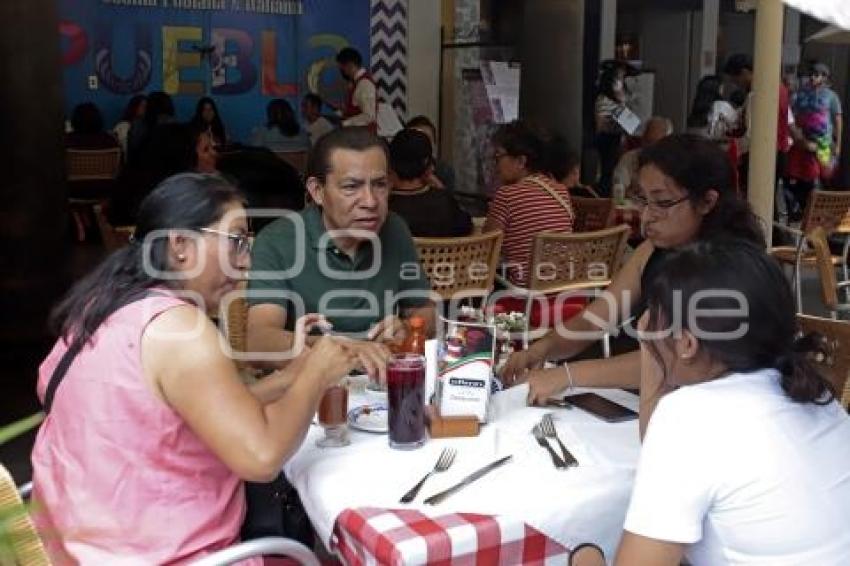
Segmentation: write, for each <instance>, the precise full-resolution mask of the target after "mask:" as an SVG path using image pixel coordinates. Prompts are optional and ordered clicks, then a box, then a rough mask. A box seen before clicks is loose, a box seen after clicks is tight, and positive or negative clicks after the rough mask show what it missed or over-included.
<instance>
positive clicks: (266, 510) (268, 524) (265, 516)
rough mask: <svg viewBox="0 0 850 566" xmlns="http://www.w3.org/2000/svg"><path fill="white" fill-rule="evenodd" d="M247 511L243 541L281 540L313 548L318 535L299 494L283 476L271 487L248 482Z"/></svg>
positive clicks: (270, 484)
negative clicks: (289, 540) (269, 538)
mask: <svg viewBox="0 0 850 566" xmlns="http://www.w3.org/2000/svg"><path fill="white" fill-rule="evenodd" d="M245 502H246V504H247V511H246V513H245V521H244V522H243V523H242V532H241V533H240V535H241V537H242V540H251V539H255V538H260V537H268V536H278V537H286V538H290V539H294V540H297V541H298V542H300V543H301V544H303V545H304V546H306V547H307V548H313V544H314V543H315V538H316V534H315V531H314V530H313V525H312V524H310V518H309V517H308V516H307V511H305V510H304V505H303V504H302V503H301V498H300V497H299V496H298V491H296V489H295V487H293V485H292V484H291V483H289V480H287V479H286V476H284V475H283V472H281V473H280V474H278V476H277V477H276V478H275V479H274V480H272V481H271V482H269V483H254V482H245Z"/></svg>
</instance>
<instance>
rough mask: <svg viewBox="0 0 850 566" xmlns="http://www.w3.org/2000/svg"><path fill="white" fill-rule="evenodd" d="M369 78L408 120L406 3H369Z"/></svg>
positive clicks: (394, 0)
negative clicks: (370, 64)
mask: <svg viewBox="0 0 850 566" xmlns="http://www.w3.org/2000/svg"><path fill="white" fill-rule="evenodd" d="M371 2H372V6H371V8H372V12H371V14H372V18H371V34H370V35H371V50H372V54H371V55H372V57H371V62H372V76H373V77H374V79H375V82H376V83H377V85H378V97H379V98H380V99H381V100H384V101H385V102H388V103H389V104H390V105H392V106H393V108H395V109H396V112H398V114H399V116H400V117H401V119H402V120H405V119H406V118H407V2H408V0H371Z"/></svg>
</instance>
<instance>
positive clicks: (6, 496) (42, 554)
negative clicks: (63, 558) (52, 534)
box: [0, 464, 50, 566]
mask: <svg viewBox="0 0 850 566" xmlns="http://www.w3.org/2000/svg"><path fill="white" fill-rule="evenodd" d="M0 517H2V521H0V530H2V531H5V532H3V533H0V534H2V538H3V539H4V541H5V542H7V543H8V544H9V547H8V548H5V549H2V550H8V551H11V554H12V556H11V557H9V558H10V562H11V563H12V564H27V565H28V566H29V565H33V566H41V565H44V566H49V564H50V558H49V557H48V556H47V551H46V550H45V549H44V545H43V544H42V542H41V539H40V538H39V536H38V532H37V531H36V530H35V525H33V522H32V519H30V516H29V513H28V512H27V508H26V505H25V504H24V501H23V499H22V494H21V493H20V492H19V491H18V488H17V487H16V486H15V481H14V480H13V479H12V476H11V474H9V471H8V470H7V469H6V468H5V467H4V466H3V465H2V464H0ZM0 558H6V557H4V556H2V555H1V554H0ZM4 563H5V562H4Z"/></svg>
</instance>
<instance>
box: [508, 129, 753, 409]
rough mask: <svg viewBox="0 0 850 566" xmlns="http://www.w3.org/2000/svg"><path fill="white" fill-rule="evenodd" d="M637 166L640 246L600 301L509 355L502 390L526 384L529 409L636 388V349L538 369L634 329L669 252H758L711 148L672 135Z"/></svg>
mask: <svg viewBox="0 0 850 566" xmlns="http://www.w3.org/2000/svg"><path fill="white" fill-rule="evenodd" d="M638 163H639V169H638V183H639V187H640V192H639V193H638V194H636V195H634V196H633V200H634V201H635V202H636V203H637V204H638V206H639V207H640V209H641V227H642V231H643V234H644V236H645V237H646V240H645V241H644V242H643V243H642V244H641V245H640V246H638V248H637V249H636V250H635V252H634V253H633V254H632V255H631V256H629V258H628V259H627V260H626V262H625V264H624V265H623V267H622V268H621V269H620V270H619V272H617V273H616V274H615V275H614V278H613V281H612V282H611V284H610V285H609V286H608V288H607V290H606V293H604V294H603V296H602V297H600V298H599V299H596V300H594V301H593V302H592V303H591V304H590V305H589V306H588V307H587V308H586V309H585V310H584V312H583V313H581V314H579V315H577V316H575V317H573V318H572V319H570V320H569V321H568V322H566V323H565V324H563V325H561V326H560V327H558V328H555V329H554V330H553V331H551V332H549V333H548V334H547V335H546V336H545V337H544V338H542V339H541V340H538V341H537V342H535V343H534V344H533V345H532V346H531V347H530V348H529V349H527V350H524V351H521V352H517V353H515V354H513V355H512V356H511V358H510V359H509V360H508V362H507V364H505V367H504V369H503V370H502V378H503V380H504V381H505V382H506V383H507V384H512V383H516V382H518V381H522V380H526V379H527V380H528V382H529V386H530V393H529V401H531V402H538V401H543V400H545V399H546V398H547V397H549V396H551V395H553V394H555V393H557V392H559V391H561V390H563V389H565V388H567V387H568V386H570V385H575V386H584V387H638V386H639V385H640V380H641V363H640V354H639V352H638V351H637V350H636V349H635V350H634V351H632V352H629V353H626V354H622V355H619V356H615V357H613V358H610V359H590V360H582V361H576V362H569V363H567V364H563V366H561V367H557V368H555V369H539V368H541V367H542V365H543V362H544V361H546V360H562V359H569V358H572V357H574V356H576V355H578V354H580V353H581V352H583V351H584V350H586V349H587V348H588V347H590V346H591V345H592V344H594V343H596V342H597V341H598V337H601V336H602V332H603V330H607V331H609V332H610V331H614V330H619V328H620V327H621V326H626V325H628V324H629V323H630V321H636V320H637V319H638V318H639V317H640V315H641V314H642V313H643V311H644V310H645V307H646V298H645V297H644V296H643V295H644V292H645V290H646V289H647V288H648V287H649V285H650V284H651V283H652V281H653V280H654V279H655V277H657V276H658V275H659V274H660V273H661V271H662V270H661V265H662V264H663V259H664V257H665V256H666V255H668V254H669V253H671V252H673V251H675V250H676V249H679V248H681V247H683V246H686V245H688V244H690V243H693V242H700V241H704V240H708V239H711V238H716V237H719V236H724V235H725V236H733V237H739V238H743V239H745V240H748V241H751V242H755V243H757V244H760V245H764V237H763V234H762V231H761V228H760V227H759V224H758V220H757V218H756V216H755V215H754V214H753V212H752V210H751V209H750V207H749V205H748V204H747V203H746V201H742V200H740V199H739V198H738V196H737V194H736V191H735V189H734V186H733V184H732V183H733V174H732V166H731V164H730V163H729V160H728V159H727V157H726V154H725V153H724V152H723V151H722V150H721V149H720V148H718V147H717V144H715V143H713V142H710V141H708V140H705V139H702V138H700V137H698V136H694V135H689V134H679V135H672V136H668V137H666V138H663V139H661V140H660V141H658V142H656V143H654V144H653V145H651V146H649V147H647V148H645V149H643V150H642V151H641V154H640V157H639V160H638ZM635 347H636V345H635ZM641 394H643V389H641ZM642 401H643V400H642Z"/></svg>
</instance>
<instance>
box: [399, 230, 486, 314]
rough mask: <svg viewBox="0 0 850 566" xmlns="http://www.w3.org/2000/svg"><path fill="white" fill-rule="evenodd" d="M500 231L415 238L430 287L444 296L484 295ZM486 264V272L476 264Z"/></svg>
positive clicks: (451, 297)
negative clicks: (460, 235)
mask: <svg viewBox="0 0 850 566" xmlns="http://www.w3.org/2000/svg"><path fill="white" fill-rule="evenodd" d="M502 236H503V234H502V231H501V230H495V231H493V232H488V233H486V234H481V235H477V236H465V237H462V238H414V239H413V241H414V243H415V244H416V250H417V252H418V254H419V261H420V263H421V264H422V267H423V268H424V269H425V273H426V274H427V275H428V280H429V281H430V282H431V289H432V290H433V291H434V292H436V293H437V294H438V295H439V296H440V297H441V298H442V299H443V300H449V301H450V300H452V299H465V298H468V297H483V298H486V297H487V295H489V294H490V293H491V292H492V291H493V280H494V278H495V276H496V268H497V267H498V265H499V254H500V252H501V251H502ZM482 265H483V266H486V268H487V271H486V273H484V272H483V270H479V269H477V268H476V266H482Z"/></svg>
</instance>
